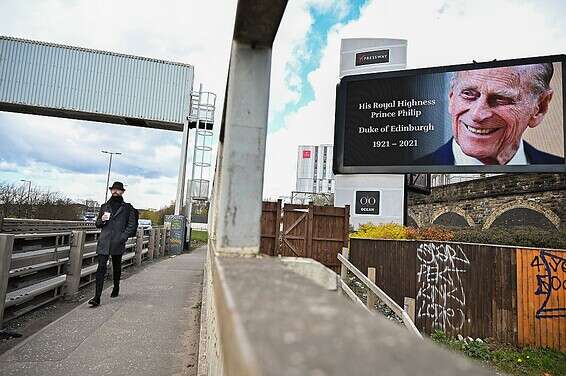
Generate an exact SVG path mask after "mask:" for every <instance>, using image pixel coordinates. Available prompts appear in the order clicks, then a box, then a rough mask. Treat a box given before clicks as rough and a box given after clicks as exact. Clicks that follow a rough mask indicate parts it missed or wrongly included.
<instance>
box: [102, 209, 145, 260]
mask: <svg viewBox="0 0 566 376" xmlns="http://www.w3.org/2000/svg"><path fill="white" fill-rule="evenodd" d="M106 211H108V212H111V213H112V209H111V208H110V205H108V203H106V204H102V206H101V207H100V212H99V213H98V217H96V227H97V228H101V229H102V231H101V232H100V237H99V238H98V244H97V246H96V254H98V255H122V254H124V251H125V250H126V242H127V241H128V238H129V237H130V234H133V233H134V232H135V231H136V216H135V214H134V209H133V207H132V205H130V204H128V203H126V202H123V203H122V205H120V207H119V208H118V210H116V213H112V214H111V215H110V219H109V220H108V221H103V220H102V215H103V214H104V212H106Z"/></svg>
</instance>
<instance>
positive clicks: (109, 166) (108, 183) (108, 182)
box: [104, 153, 114, 202]
mask: <svg viewBox="0 0 566 376" xmlns="http://www.w3.org/2000/svg"><path fill="white" fill-rule="evenodd" d="M113 155H114V154H113V153H110V161H109V162H108V176H107V177H106V193H105V194H104V202H106V201H108V187H109V186H110V169H111V168H112V156H113Z"/></svg>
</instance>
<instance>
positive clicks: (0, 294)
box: [0, 235, 14, 328]
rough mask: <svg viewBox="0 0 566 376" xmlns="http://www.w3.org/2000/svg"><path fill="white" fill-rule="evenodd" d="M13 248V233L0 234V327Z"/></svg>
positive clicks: (0, 326)
mask: <svg viewBox="0 0 566 376" xmlns="http://www.w3.org/2000/svg"><path fill="white" fill-rule="evenodd" d="M13 248H14V235H0V328H2V321H3V319H4V305H5V304H6V293H7V292H8V278H9V277H10V264H11V263H12V249H13Z"/></svg>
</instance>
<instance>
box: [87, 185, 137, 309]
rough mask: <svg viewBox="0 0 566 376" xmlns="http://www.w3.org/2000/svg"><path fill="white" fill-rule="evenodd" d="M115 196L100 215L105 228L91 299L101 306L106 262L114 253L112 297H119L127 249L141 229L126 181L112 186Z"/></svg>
mask: <svg viewBox="0 0 566 376" xmlns="http://www.w3.org/2000/svg"><path fill="white" fill-rule="evenodd" d="M108 189H109V190H110V191H111V193H112V196H111V197H110V199H109V200H108V202H106V203H104V204H102V206H101V207H100V212H99V213H98V216H97V218H96V227H97V228H100V229H102V230H101V232H100V237H99V238H98V244H97V246H96V254H97V255H98V269H97V270H96V292H95V295H94V298H92V299H90V300H89V301H88V303H89V304H90V305H91V306H93V307H97V306H99V305H100V296H101V295H102V288H103V287H104V278H105V276H106V265H107V263H108V259H109V257H112V278H113V281H114V288H113V289H112V293H111V294H110V297H112V298H115V297H117V296H118V294H119V292H120V275H121V272H122V255H123V254H124V252H125V250H126V242H127V241H128V238H129V237H130V236H133V234H135V232H136V230H137V218H136V213H135V211H136V209H134V207H133V206H132V205H131V204H129V203H126V202H124V198H123V197H122V195H123V194H124V191H125V189H124V185H123V184H122V183H121V182H119V181H117V182H114V184H112V186H111V187H109V188H108Z"/></svg>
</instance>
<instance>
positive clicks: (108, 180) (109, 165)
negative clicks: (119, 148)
mask: <svg viewBox="0 0 566 376" xmlns="http://www.w3.org/2000/svg"><path fill="white" fill-rule="evenodd" d="M102 153H104V154H110V160H109V162H108V176H107V177H106V189H105V192H106V193H105V195H104V202H107V201H108V187H109V186H110V170H111V169H112V157H113V156H114V154H116V155H121V154H122V153H118V152H112V151H106V150H102Z"/></svg>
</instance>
